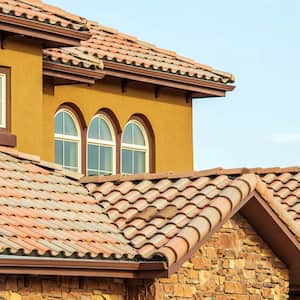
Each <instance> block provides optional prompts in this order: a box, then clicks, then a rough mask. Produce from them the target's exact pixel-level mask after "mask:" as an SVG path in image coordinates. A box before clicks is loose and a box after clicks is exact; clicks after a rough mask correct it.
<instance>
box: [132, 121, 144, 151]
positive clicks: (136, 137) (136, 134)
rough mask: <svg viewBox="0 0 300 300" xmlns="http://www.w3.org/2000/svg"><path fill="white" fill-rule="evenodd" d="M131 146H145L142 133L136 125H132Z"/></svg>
mask: <svg viewBox="0 0 300 300" xmlns="http://www.w3.org/2000/svg"><path fill="white" fill-rule="evenodd" d="M133 144H135V145H141V146H145V139H144V135H143V132H142V130H141V129H140V128H139V127H138V126H137V125H136V124H133Z"/></svg>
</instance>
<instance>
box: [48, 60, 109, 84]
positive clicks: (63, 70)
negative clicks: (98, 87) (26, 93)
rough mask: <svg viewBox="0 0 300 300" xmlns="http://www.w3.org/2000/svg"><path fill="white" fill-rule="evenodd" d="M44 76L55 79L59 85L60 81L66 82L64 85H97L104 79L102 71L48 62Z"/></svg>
mask: <svg viewBox="0 0 300 300" xmlns="http://www.w3.org/2000/svg"><path fill="white" fill-rule="evenodd" d="M43 75H44V76H47V77H51V78H53V79H55V80H56V82H57V84H58V85H59V82H60V80H64V83H65V82H68V83H75V84H77V83H85V84H95V82H96V80H98V79H102V78H103V77H104V73H103V71H102V70H91V69H87V68H81V67H76V66H71V65H65V64H60V63H53V62H47V61H44V62H43Z"/></svg>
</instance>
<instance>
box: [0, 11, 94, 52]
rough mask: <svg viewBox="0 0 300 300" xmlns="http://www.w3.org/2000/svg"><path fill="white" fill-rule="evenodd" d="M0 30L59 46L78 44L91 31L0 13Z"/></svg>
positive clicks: (87, 36)
mask: <svg viewBox="0 0 300 300" xmlns="http://www.w3.org/2000/svg"><path fill="white" fill-rule="evenodd" d="M0 30H3V31H7V32H13V33H16V34H21V35H26V36H30V37H34V38H37V39H41V40H44V41H50V42H55V43H57V44H59V45H60V46H79V45H80V41H84V40H88V39H89V38H90V37H91V33H89V32H84V31H77V30H73V29H68V28H63V27H59V26H55V25H50V24H46V23H41V22H36V21H32V20H28V19H23V18H19V17H15V16H8V15H5V14H0Z"/></svg>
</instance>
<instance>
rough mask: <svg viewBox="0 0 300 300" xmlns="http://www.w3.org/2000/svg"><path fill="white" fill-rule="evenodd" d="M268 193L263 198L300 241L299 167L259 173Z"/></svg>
mask: <svg viewBox="0 0 300 300" xmlns="http://www.w3.org/2000/svg"><path fill="white" fill-rule="evenodd" d="M260 177H261V179H262V181H263V182H264V183H265V184H266V186H267V187H268V189H269V191H270V193H269V194H268V195H263V197H264V199H265V200H266V201H268V204H269V205H270V206H271V207H272V209H273V210H274V211H275V212H277V214H278V216H279V217H280V218H281V219H282V221H284V222H285V223H286V225H287V226H288V227H289V229H290V230H291V231H292V232H293V233H294V234H295V235H296V237H297V238H298V240H299V241H300V168H293V169H290V170H287V169H286V170H284V169H283V170H282V171H280V169H278V170H277V172H276V171H272V172H270V173H267V174H260Z"/></svg>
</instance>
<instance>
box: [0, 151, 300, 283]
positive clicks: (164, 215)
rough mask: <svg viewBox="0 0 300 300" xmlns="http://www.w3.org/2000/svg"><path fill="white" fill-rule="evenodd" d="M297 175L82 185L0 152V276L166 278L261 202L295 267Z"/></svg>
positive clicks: (163, 177) (154, 177)
mask: <svg viewBox="0 0 300 300" xmlns="http://www.w3.org/2000/svg"><path fill="white" fill-rule="evenodd" d="M255 173H256V174H255ZM288 174H290V175H288ZM299 174H300V170H299V169H298V168H292V169H276V170H275V171H274V169H272V171H270V172H266V173H263V172H262V171H260V172H259V171H257V169H256V171H255V170H249V169H231V170H223V169H213V170H208V171H200V172H192V173H185V174H177V173H164V174H141V175H132V176H120V175H117V176H108V177H103V176H102V177H84V178H81V181H79V176H78V174H74V173H72V172H69V171H64V170H62V169H61V168H60V167H59V166H57V165H55V164H51V163H47V162H43V161H40V160H39V158H37V157H34V156H31V155H26V154H21V153H19V152H17V151H15V150H11V149H7V148H0V224H1V228H0V272H2V271H3V272H7V269H6V268H5V269H3V266H6V267H7V266H8V265H9V266H10V267H11V268H12V269H11V270H10V272H18V269H16V266H17V265H18V264H20V263H21V262H20V259H21V258H26V259H25V260H23V261H22V263H21V264H22V266H24V267H25V266H26V267H27V268H33V266H35V264H38V266H39V268H40V267H41V265H42V266H44V265H45V262H44V259H47V267H48V268H50V267H51V266H53V264H55V268H56V269H57V268H58V264H59V266H60V268H61V269H60V272H61V271H62V270H64V269H65V268H67V269H68V268H75V267H76V266H77V267H78V264H81V265H82V268H87V269H88V270H86V269H85V270H84V271H82V270H81V271H80V272H81V273H80V274H82V275H83V276H86V275H87V274H90V275H91V273H89V271H91V270H93V272H94V273H93V276H108V275H107V274H108V273H107V270H109V274H110V275H109V276H110V277H111V276H117V277H122V276H124V277H144V278H145V277H147V276H148V277H153V276H167V275H168V274H170V273H172V272H174V271H176V270H177V269H178V268H179V267H180V266H181V264H182V263H183V262H184V261H185V260H186V259H188V257H190V256H191V255H192V253H193V251H196V250H197V249H198V248H199V247H200V246H201V244H203V243H204V242H205V241H206V239H208V238H209V237H210V236H211V235H212V234H213V233H214V232H215V231H216V230H218V228H220V227H221V226H222V225H223V224H224V223H225V222H226V221H227V220H228V219H229V218H231V217H232V216H233V215H234V214H235V213H236V212H237V211H240V210H244V208H245V207H247V206H248V204H249V203H254V202H255V201H254V200H253V198H257V199H258V198H259V197H261V198H262V199H263V200H262V201H263V204H264V205H267V206H268V209H270V210H272V211H273V214H274V215H275V218H277V219H278V220H279V222H281V223H280V226H281V227H284V230H288V231H289V234H285V235H286V236H287V242H286V243H291V244H293V246H294V248H293V251H294V252H293V253H296V254H295V255H294V256H295V259H298V260H299V258H300V257H299V255H300V251H299V249H300V242H299V236H300V235H299V206H298V203H299V196H298V192H297V191H298V189H299V186H300V182H299ZM271 179H272V180H271ZM266 184H269V185H270V187H267V186H266ZM285 184H286V185H287V187H284V185H285ZM279 186H280V187H281V188H280V189H279ZM286 188H288V189H289V193H288V194H289V195H288V196H287V197H286V195H287V192H286V193H284V191H285V189H286ZM271 189H276V193H277V194H278V195H279V196H276V195H275V196H273V192H272V190H271ZM280 190H281V191H280ZM256 194H259V196H256ZM294 196H296V198H297V199H298V200H295V201H293V204H292V206H289V205H288V204H287V203H290V202H289V201H291V200H290V199H292V198H291V197H294ZM278 197H279V198H278ZM293 199H294V198H293ZM277 202H278V203H277ZM274 203H277V204H276V205H275V204H274ZM251 209H252V210H253V207H252V208H251ZM251 209H250V210H251ZM254 211H256V213H257V207H254ZM268 214H269V215H270V212H268ZM245 215H247V213H246V214H245ZM248 216H250V219H251V214H248ZM254 218H256V219H257V217H256V216H255V217H254ZM277 219H276V220H277ZM278 220H277V221H276V222H278ZM252 221H253V217H252ZM252 221H251V222H252ZM274 224H275V223H274ZM266 225H267V224H266ZM275 225H276V224H275ZM276 226H277V225H276ZM280 226H279V227H280ZM277 227H278V226H277ZM277 227H276V228H277ZM281 227H280V228H281ZM290 241H291V242H290ZM285 247H286V248H288V246H287V244H285ZM297 249H298V250H297ZM295 251H296V252H295ZM41 259H42V261H41ZM57 260H59V261H57ZM299 261H300V260H299ZM93 262H94V265H93ZM70 264H71V265H70ZM87 264H88V267H86V265H87ZM103 264H104V265H103ZM116 264H117V265H116ZM63 266H64V267H63ZM84 266H85V267H84ZM99 269H101V271H99ZM120 270H122V272H125V271H126V272H127V273H120V272H121V271H120ZM77 271H78V270H77ZM96 271H97V272H98V273H95V272H96ZM116 271H117V273H115V272H116ZM22 272H29V273H30V272H36V271H32V270H31V271H29V270H28V269H27V271H24V270H23V271H22ZM39 272H41V270H39ZM43 272H45V273H44V274H46V273H47V272H49V271H47V270H46V271H45V270H44V271H43ZM52 272H54V271H52ZM70 272H71V271H70ZM105 272H106V273H105ZM128 272H130V273H128ZM30 274H33V273H30ZM51 274H53V273H51ZM64 274H69V275H70V274H72V273H64ZM105 274H106V275H105ZM297 274H298V273H297Z"/></svg>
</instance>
